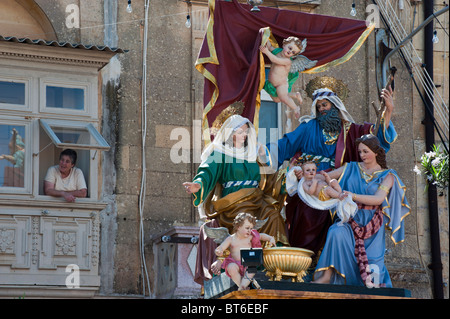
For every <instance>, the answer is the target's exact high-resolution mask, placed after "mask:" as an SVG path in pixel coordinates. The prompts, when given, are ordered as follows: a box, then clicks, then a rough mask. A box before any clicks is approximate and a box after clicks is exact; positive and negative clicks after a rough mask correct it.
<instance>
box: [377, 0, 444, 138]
mask: <svg viewBox="0 0 450 319" xmlns="http://www.w3.org/2000/svg"><path fill="white" fill-rule="evenodd" d="M377 2H378V3H376V4H377V5H378V7H379V8H380V9H381V10H382V11H383V18H384V19H385V20H386V24H387V25H388V26H389V31H390V32H391V34H392V35H393V36H394V39H396V41H397V43H398V41H399V40H401V39H403V38H405V37H406V36H407V35H408V34H407V32H406V31H405V29H404V28H403V25H402V23H401V22H400V20H399V19H398V16H397V15H396V14H395V9H394V8H393V7H392V5H391V4H390V2H389V1H386V2H385V3H384V4H382V1H377ZM390 13H392V14H390ZM405 47H408V48H409V50H405V49H404V48H402V49H401V52H402V54H403V56H404V57H405V58H406V60H407V61H408V64H409V65H410V67H411V68H412V70H411V74H412V75H416V77H417V78H418V79H419V82H420V83H421V85H422V88H423V89H424V92H425V94H426V95H427V96H428V97H429V100H430V101H431V103H432V104H433V106H434V109H435V111H436V113H437V115H438V117H439V118H440V119H441V121H440V122H441V124H443V125H444V129H442V128H441V127H440V124H439V123H438V122H437V121H436V119H435V118H434V116H433V121H434V124H435V127H436V130H437V131H438V133H439V135H440V136H441V133H442V134H444V135H445V133H444V132H448V130H449V124H448V117H446V115H448V106H447V104H446V103H445V102H444V100H443V98H442V96H441V94H440V93H439V91H438V90H437V88H436V86H435V84H434V82H433V80H432V79H431V77H430V75H429V74H428V72H427V71H426V69H424V68H418V67H417V61H421V59H420V57H419V55H418V53H417V51H416V49H415V47H414V46H413V44H412V41H411V42H409V43H408V44H406V45H405ZM444 71H445V70H444ZM427 108H428V106H427ZM428 111H429V110H428ZM445 137H446V138H445V140H447V141H448V137H447V136H445ZM441 140H442V141H443V142H444V138H442V136H441ZM444 144H445V143H444Z"/></svg>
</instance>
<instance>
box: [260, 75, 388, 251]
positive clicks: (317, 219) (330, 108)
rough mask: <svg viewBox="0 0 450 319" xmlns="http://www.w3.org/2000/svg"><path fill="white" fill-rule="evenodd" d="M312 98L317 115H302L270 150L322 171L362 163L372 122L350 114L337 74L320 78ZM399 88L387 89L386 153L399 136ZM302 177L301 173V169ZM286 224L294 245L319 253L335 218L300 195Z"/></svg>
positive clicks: (382, 136) (291, 200)
mask: <svg viewBox="0 0 450 319" xmlns="http://www.w3.org/2000/svg"><path fill="white" fill-rule="evenodd" d="M306 91H307V93H308V95H309V96H310V97H311V98H312V100H313V103H312V105H311V115H306V116H303V117H301V118H300V119H299V121H300V125H299V126H298V127H297V128H296V129H295V130H294V131H293V132H290V133H287V134H285V135H284V136H283V138H281V139H280V140H278V142H277V143H271V144H268V145H267V146H268V149H269V151H270V153H271V154H272V156H274V157H275V158H274V162H275V163H278V167H279V166H281V165H282V164H283V162H284V161H285V160H290V162H291V166H295V165H298V164H299V163H301V162H302V161H304V160H312V161H314V162H316V165H317V171H321V170H331V169H334V168H338V167H340V166H341V165H342V164H343V163H345V162H350V161H361V159H360V158H359V154H358V150H357V149H356V147H355V144H354V141H355V140H356V139H357V138H359V137H361V136H362V135H364V134H368V133H372V130H373V127H374V125H373V124H371V123H364V124H356V123H355V122H354V120H353V118H352V117H351V115H350V114H349V113H348V111H347V109H346V108H345V105H344V103H343V100H344V99H345V97H346V95H347V94H348V90H347V89H346V86H345V85H344V84H343V83H342V81H340V80H337V79H335V78H332V77H320V78H315V79H313V80H311V81H310V83H308V85H307V87H306ZM392 96H393V92H392V89H391V88H389V89H387V90H383V92H382V93H381V98H382V99H384V102H385V106H386V111H385V113H384V115H383V117H382V120H381V123H380V129H379V131H378V133H377V137H378V139H379V140H380V142H381V145H382V147H383V148H384V149H385V151H386V152H388V151H389V149H390V144H391V143H393V142H394V141H395V140H396V138H397V133H396V131H395V128H394V125H393V124H392V123H391V116H392V112H393V110H394V103H393V97H392ZM296 175H297V178H300V177H301V171H298V172H296ZM286 224H287V230H288V233H287V235H288V240H289V243H290V245H291V246H293V247H300V248H305V249H309V250H312V251H314V252H315V253H316V255H317V253H318V252H319V251H320V249H321V248H322V247H323V245H324V243H325V239H326V234H327V231H328V227H329V226H330V225H331V216H330V213H329V212H328V211H319V210H315V209H313V208H311V207H309V206H308V205H306V204H305V203H304V202H303V201H302V200H301V199H300V198H299V197H298V195H297V194H296V193H291V194H290V196H288V198H287V206H286Z"/></svg>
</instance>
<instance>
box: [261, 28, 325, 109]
mask: <svg viewBox="0 0 450 319" xmlns="http://www.w3.org/2000/svg"><path fill="white" fill-rule="evenodd" d="M306 45H307V41H306V39H304V40H303V41H300V39H299V38H297V37H293V36H291V37H288V38H286V39H284V40H283V47H282V48H274V47H273V46H272V44H271V43H270V41H267V43H266V44H265V45H262V46H261V47H260V50H261V52H262V53H264V54H265V55H267V57H268V58H269V60H270V61H271V62H272V67H271V69H270V72H269V76H268V79H267V80H266V83H265V84H264V90H266V92H267V93H268V94H269V95H270V96H271V97H272V99H273V101H274V102H277V103H279V102H283V103H285V104H286V105H287V106H288V107H289V108H290V109H291V110H292V111H294V115H295V117H296V118H299V117H300V107H299V106H297V104H295V102H294V100H293V98H295V99H297V100H298V102H299V104H302V103H303V99H302V96H301V94H300V92H295V93H291V89H292V85H293V84H294V83H295V81H296V80H297V78H298V73H299V72H301V71H303V70H306V69H310V68H312V67H314V66H315V65H316V64H317V60H314V61H312V60H310V59H308V58H307V57H306V56H304V55H300V54H301V53H303V52H304V51H305V49H306Z"/></svg>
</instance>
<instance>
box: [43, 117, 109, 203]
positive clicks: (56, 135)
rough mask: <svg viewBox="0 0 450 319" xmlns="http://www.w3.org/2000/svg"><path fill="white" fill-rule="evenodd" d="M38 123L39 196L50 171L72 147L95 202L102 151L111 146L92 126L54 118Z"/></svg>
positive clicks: (89, 195)
mask: <svg viewBox="0 0 450 319" xmlns="http://www.w3.org/2000/svg"><path fill="white" fill-rule="evenodd" d="M39 123H40V129H39V132H40V136H39V149H40V151H39V176H40V178H39V180H40V181H41V182H40V183H39V194H40V195H44V190H43V182H42V181H43V180H44V178H45V175H46V173H47V170H48V168H49V167H50V166H52V165H56V164H57V163H58V162H59V155H60V153H61V152H62V151H63V150H64V149H67V148H71V149H73V150H75V151H76V152H77V157H78V159H77V163H76V167H78V168H80V169H81V170H82V171H83V174H84V178H85V180H86V184H87V187H88V197H90V198H94V199H95V198H96V194H97V190H98V185H97V184H98V179H97V176H98V174H97V169H98V164H97V163H98V158H99V152H100V151H107V150H109V148H110V146H109V144H108V143H107V142H106V140H105V139H104V138H103V136H102V135H101V134H100V133H99V132H98V131H97V129H96V128H95V127H94V125H93V124H91V123H86V122H77V121H65V120H54V119H40V120H39Z"/></svg>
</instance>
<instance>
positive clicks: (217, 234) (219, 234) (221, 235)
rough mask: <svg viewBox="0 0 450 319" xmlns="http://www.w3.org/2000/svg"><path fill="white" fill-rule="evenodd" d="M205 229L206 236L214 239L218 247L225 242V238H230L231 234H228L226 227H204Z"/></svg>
mask: <svg viewBox="0 0 450 319" xmlns="http://www.w3.org/2000/svg"><path fill="white" fill-rule="evenodd" d="M203 229H204V230H205V233H206V236H208V237H209V238H212V239H213V240H214V242H215V243H216V244H218V245H220V244H221V243H222V242H223V241H224V240H225V238H227V237H228V236H230V233H229V232H228V229H227V228H226V227H217V228H212V227H208V226H206V225H204V226H203Z"/></svg>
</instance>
